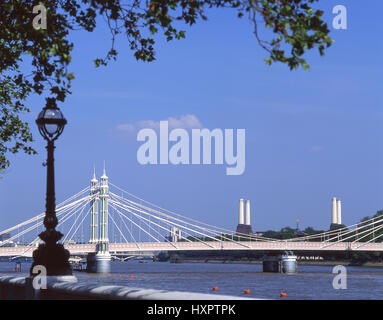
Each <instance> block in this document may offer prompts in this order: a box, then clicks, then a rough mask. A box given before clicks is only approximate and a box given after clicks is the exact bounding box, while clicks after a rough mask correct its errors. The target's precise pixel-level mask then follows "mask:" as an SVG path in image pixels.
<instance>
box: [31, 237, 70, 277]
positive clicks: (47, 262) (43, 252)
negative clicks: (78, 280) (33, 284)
mask: <svg viewBox="0 0 383 320" xmlns="http://www.w3.org/2000/svg"><path fill="white" fill-rule="evenodd" d="M38 265H42V266H44V267H45V268H46V271H47V273H46V275H47V276H68V275H72V268H71V266H70V263H69V251H68V250H66V249H65V248H64V246H63V245H62V244H58V243H55V244H53V245H47V244H45V243H44V244H40V245H39V247H38V248H37V249H36V250H35V251H33V264H32V266H31V269H30V274H31V276H34V275H36V274H33V268H34V267H35V266H38Z"/></svg>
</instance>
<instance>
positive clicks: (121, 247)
mask: <svg viewBox="0 0 383 320" xmlns="http://www.w3.org/2000/svg"><path fill="white" fill-rule="evenodd" d="M65 248H66V249H67V250H69V252H70V253H71V255H76V254H77V255H82V254H87V253H90V252H96V245H95V244H71V245H65ZM35 249H36V247H31V246H29V247H28V246H19V247H0V256H2V257H5V256H25V257H32V252H33V251H34V250H35ZM175 250H190V251H205V250H269V251H273V250H279V251H283V250H288V251H348V250H351V251H383V243H363V242H338V243H335V242H298V241H294V242H293V241H291V242H289V241H274V242H263V241H258V242H250V241H241V242H218V241H217V242H215V241H214V242H213V241H209V242H204V243H202V242H142V243H111V244H110V252H111V253H128V252H137V251H175Z"/></svg>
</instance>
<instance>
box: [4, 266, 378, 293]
mask: <svg viewBox="0 0 383 320" xmlns="http://www.w3.org/2000/svg"><path fill="white" fill-rule="evenodd" d="M14 266H15V264H14V263H9V262H0V273H14V272H13V268H14ZM29 266H30V264H28V263H23V264H22V273H28V271H29ZM298 269H299V273H297V274H293V275H285V274H274V273H263V272H262V266H261V265H254V264H209V263H177V264H175V263H168V262H151V261H148V262H147V263H139V262H138V261H129V262H112V270H111V274H110V275H108V276H100V275H94V274H87V273H84V272H74V274H75V275H76V277H77V278H78V279H79V280H81V281H86V282H92V283H102V284H116V285H125V286H131V287H140V288H153V289H163V290H177V291H193V292H201V293H214V294H228V295H234V296H241V297H254V298H266V299H280V298H279V293H280V292H282V291H283V292H286V293H287V299H383V268H367V267H347V289H345V290H335V289H333V287H332V281H333V279H334V276H335V274H333V273H332V267H331V266H299V267H298ZM14 274H15V275H16V274H17V275H20V273H14ZM131 276H133V278H131ZM213 286H218V288H219V289H218V291H217V292H213V291H212V287H213ZM245 289H249V290H250V294H246V295H245V294H244V290H245Z"/></svg>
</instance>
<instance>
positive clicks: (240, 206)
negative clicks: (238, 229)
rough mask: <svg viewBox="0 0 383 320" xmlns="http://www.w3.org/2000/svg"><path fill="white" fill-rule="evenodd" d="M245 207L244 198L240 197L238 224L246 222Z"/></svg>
mask: <svg viewBox="0 0 383 320" xmlns="http://www.w3.org/2000/svg"><path fill="white" fill-rule="evenodd" d="M243 209H244V207H243V199H239V210H238V224H244V216H243Z"/></svg>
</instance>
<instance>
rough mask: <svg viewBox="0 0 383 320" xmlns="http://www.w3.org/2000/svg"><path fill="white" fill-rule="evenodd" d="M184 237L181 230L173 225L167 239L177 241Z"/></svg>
mask: <svg viewBox="0 0 383 320" xmlns="http://www.w3.org/2000/svg"><path fill="white" fill-rule="evenodd" d="M181 238H182V233H181V230H180V229H178V228H176V227H171V228H170V235H169V236H167V237H166V240H168V241H170V242H177V241H179V240H181Z"/></svg>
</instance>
